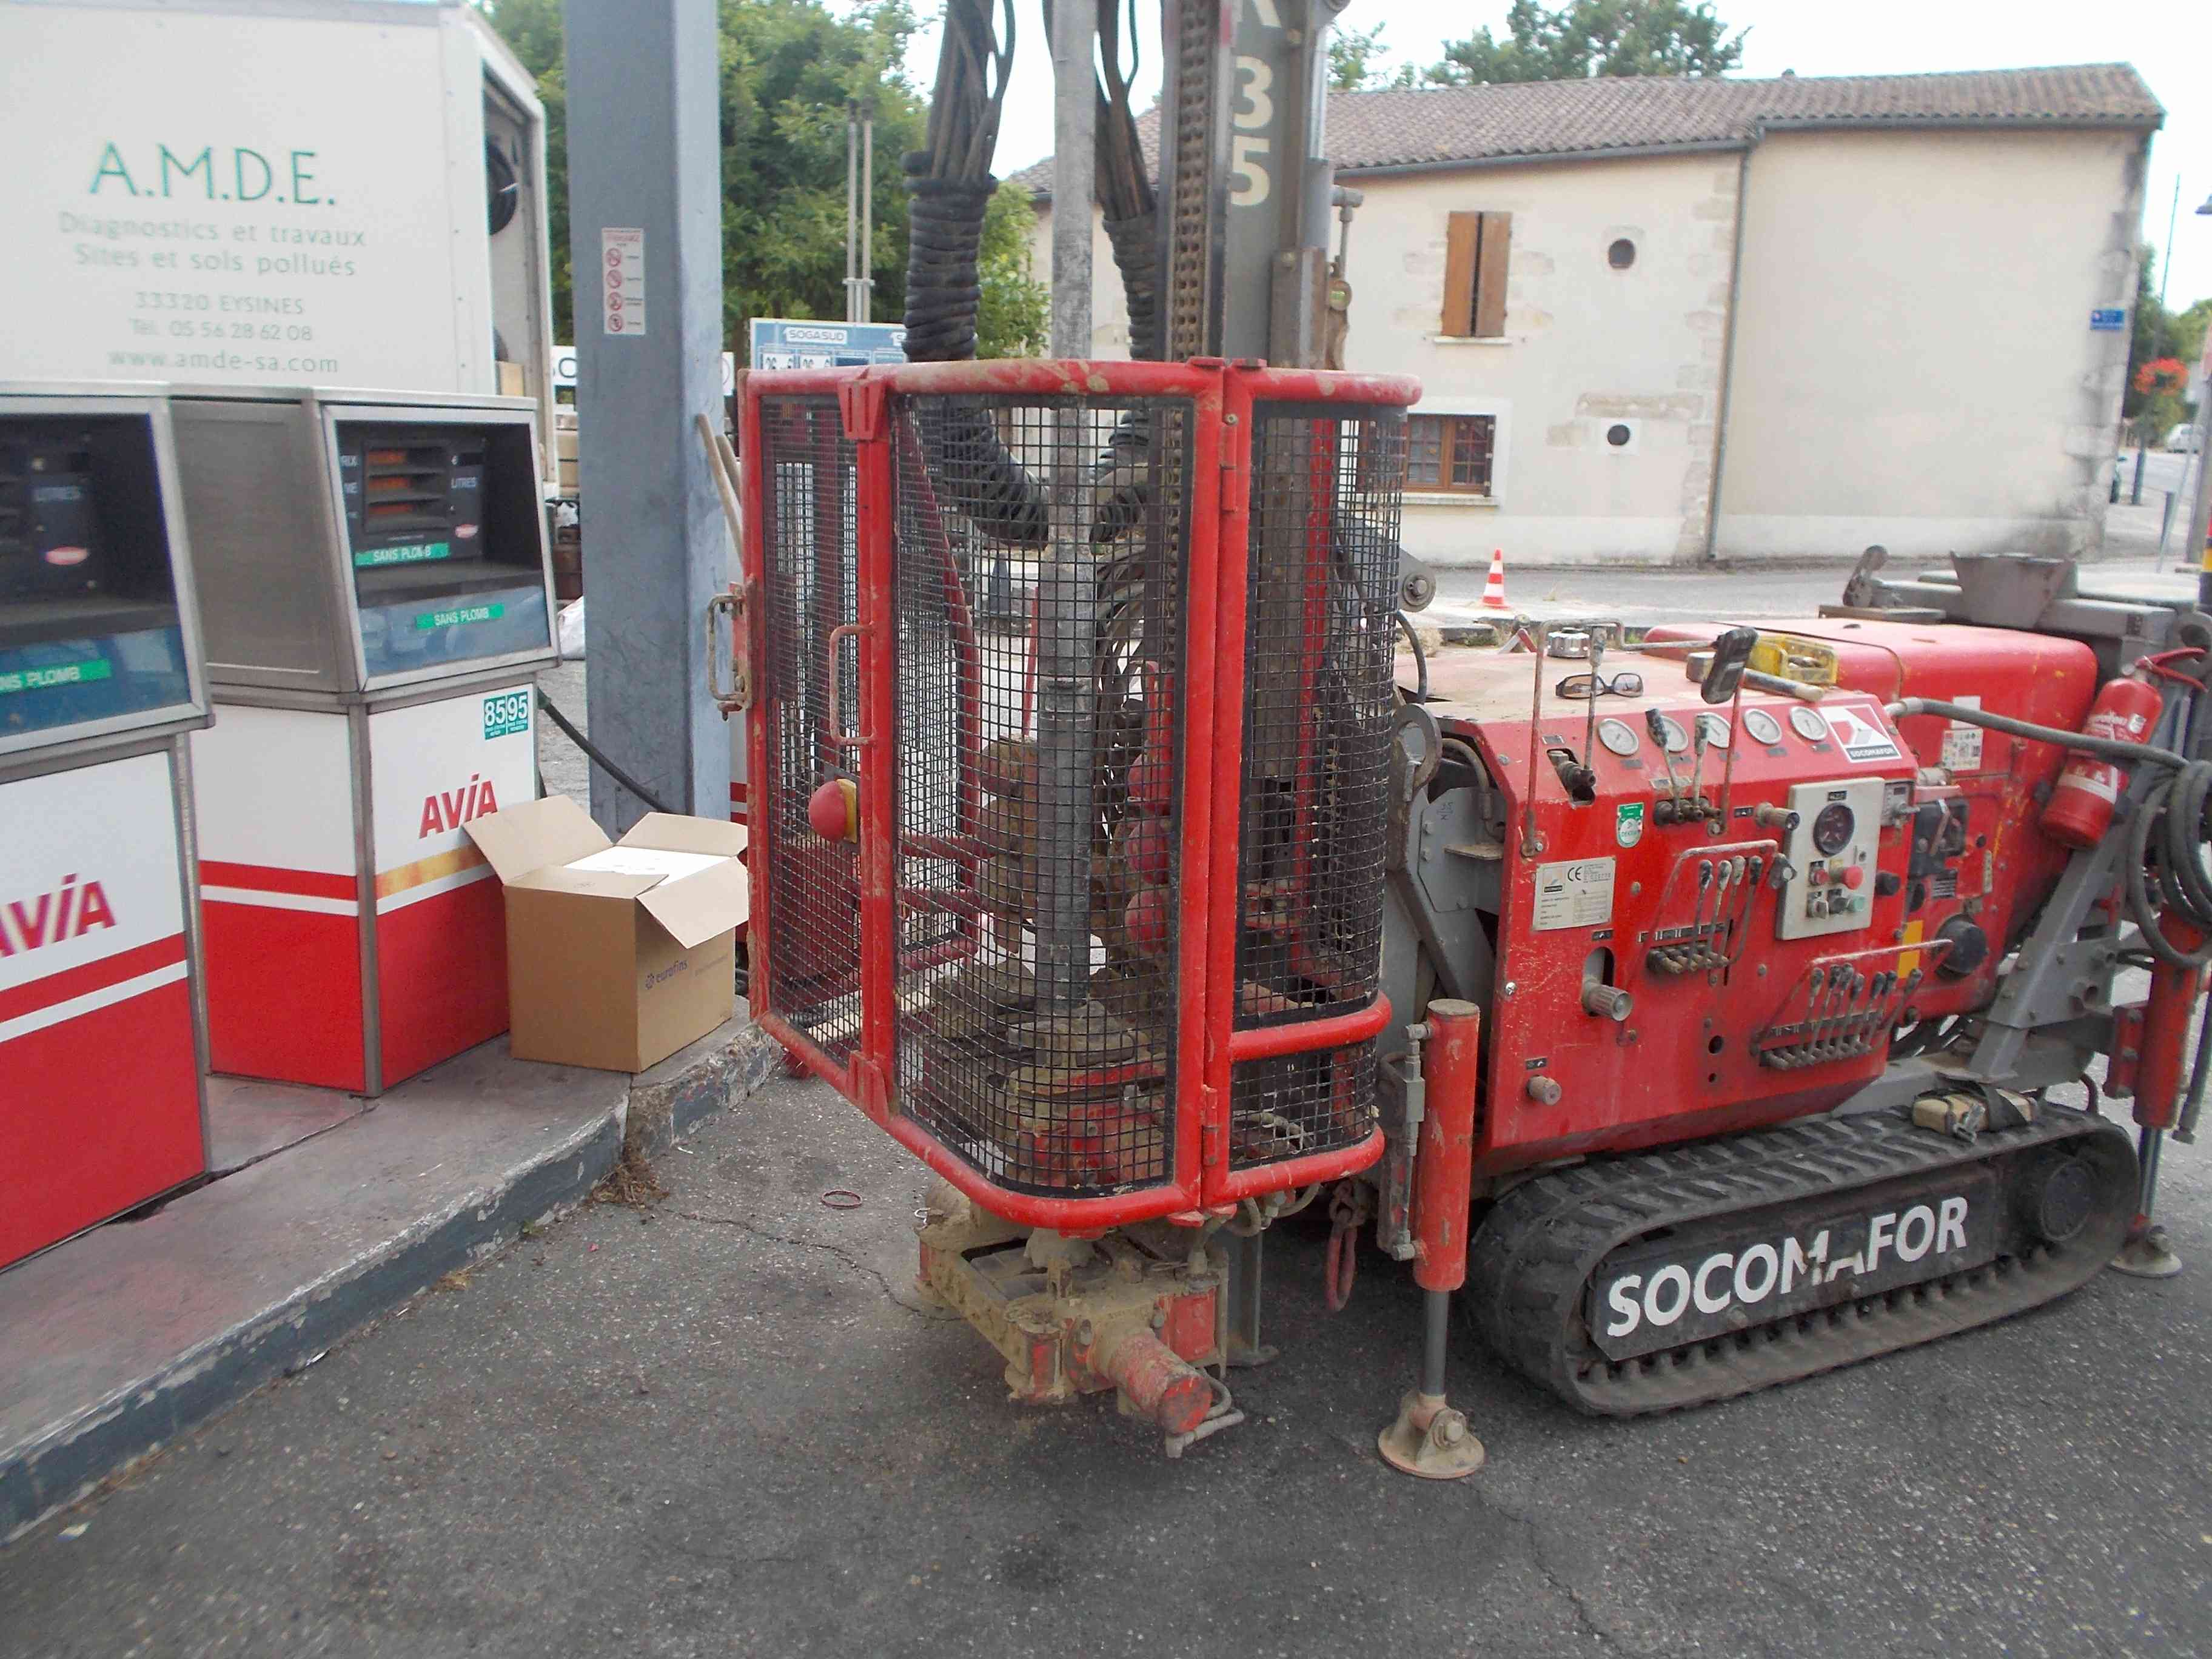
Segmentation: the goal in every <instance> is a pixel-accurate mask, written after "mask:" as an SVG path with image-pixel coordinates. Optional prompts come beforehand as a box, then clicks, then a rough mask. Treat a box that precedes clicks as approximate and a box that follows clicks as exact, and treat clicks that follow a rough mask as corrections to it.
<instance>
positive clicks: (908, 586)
mask: <svg viewBox="0 0 2212 1659" xmlns="http://www.w3.org/2000/svg"><path fill="white" fill-rule="evenodd" d="M1125 417H1127V418H1125ZM1191 419H1192V414H1191V410H1190V408H1189V406H1188V404H1186V403H1183V402H1182V401H1178V400H1165V399H1154V400H1132V399H1109V398H1099V399H1091V400H1086V401H1084V402H1082V403H1076V402H1073V401H1072V400H1056V399H1020V398H999V397H985V396H980V395H976V396H960V397H927V398H894V399H893V400H892V401H891V404H890V435H891V444H892V452H891V465H892V477H893V485H892V489H893V502H894V513H893V521H894V533H895V538H896V541H895V574H894V582H895V586H896V593H895V596H894V600H893V610H894V612H895V614H896V617H897V619H898V634H897V641H896V673H897V688H896V705H897V748H896V763H897V769H898V799H897V808H896V816H897V821H898V838H899V839H898V847H897V849H896V872H897V873H896V880H897V885H898V932H899V941H898V960H897V963H896V971H895V980H896V1000H897V1005H898V1006H897V1017H896V1018H897V1030H898V1087H899V1100H900V1107H901V1109H902V1111H904V1112H905V1113H906V1114H907V1115H909V1116H910V1117H911V1118H912V1119H913V1120H914V1121H915V1122H917V1123H919V1124H920V1125H921V1126H922V1127H926V1128H927V1130H928V1131H929V1132H930V1133H932V1134H933V1135H934V1136H935V1137H936V1138H937V1139H939V1141H940V1142H942V1143H943V1144H944V1145H945V1146H947V1147H948V1148H950V1149H951V1150H952V1151H953V1152H957V1154H958V1155H959V1156H961V1157H962V1158H965V1159H966V1160H968V1162H969V1163H970V1164H973V1165H975V1167H976V1168H977V1169H978V1170H981V1171H982V1172H983V1173H984V1174H986V1175H987V1176H990V1177H991V1179H992V1180H994V1181H995V1182H998V1183H999V1184H1000V1185H1001V1186H1004V1187H1006V1188H1012V1189H1014V1190H1018V1191H1024V1192H1031V1193H1039V1194H1053V1195H1056V1196H1086V1195H1095V1194H1103V1193H1109V1192H1113V1191H1117V1190H1121V1189H1126V1188H1132V1187H1139V1186H1145V1185H1152V1184H1158V1183H1159V1182H1164V1181H1166V1180H1167V1179H1169V1178H1170V1175H1171V1173H1172V1162H1173V1146H1174V1125H1175V1117H1174V1093H1175V1072H1176V1067H1175V1060H1176V1056H1175V1052H1174V1039H1175V1010H1176V967H1175V949H1176V905H1175V904H1174V903H1173V902H1172V901H1171V899H1170V894H1171V893H1172V891H1173V890H1174V887H1175V884H1176V878H1177V874H1178V872H1177V870H1176V845H1177V842H1178V841H1179V840H1180V828H1179V826H1180V824H1181V823H1182V808H1181V800H1180V797H1179V793H1178V791H1177V787H1176V781H1177V778H1178V776H1179V775H1180V770H1181V744H1182V697H1181V690H1182V677H1183V672H1184V668H1183V643H1184V642H1183V637H1182V595H1183V593H1184V591H1185V587H1186V577H1185V562H1186V556H1187V542H1188V528H1187V526H1188V503H1187V488H1188V478H1187V477H1186V476H1185V475H1186V471H1187V467H1186V465H1185V457H1186V452H1187V447H1188V441H1189V435H1190V422H1191ZM986 438H987V439H988V440H989V441H991V442H992V443H993V444H994V445H996V446H997V447H999V453H1000V454H1001V455H1003V456H1004V457H1005V458H1006V461H1007V462H1009V463H1011V465H1012V468H1013V469H1014V471H1012V472H1009V471H1007V469H1006V467H1005V466H1002V465H996V464H993V465H991V466H990V467H989V468H988V469H987V468H986V467H985V465H983V463H982V461H981V459H979V453H977V452H980V450H981V447H983V442H984V440H985V439H986ZM986 475H987V476H988V477H989V480H990V488H989V489H988V490H987V491H980V490H978V489H977V488H976V481H977V480H978V479H981V478H982V477H985V476H986ZM1017 475H1018V476H1017ZM1016 496H1021V497H1024V501H1022V502H1015V501H1014V498H1015V497H1016ZM1010 503H1012V505H1010ZM1041 504H1048V505H1049V508H1050V510H1049V513H1048V514H1047V513H1042V512H1040V511H1036V510H1033V509H1035V508H1036V507H1038V506H1040V505H1041ZM1040 532H1042V533H1040ZM1009 545H1012V546H1014V547H1017V548H1020V549H1024V550H1033V556H1032V557H1031V558H1030V562H1028V563H1026V564H1025V565H1024V566H1019V567H1018V569H1021V570H1024V571H1025V572H1026V574H1028V577H1029V585H1030V587H1031V588H1032V590H1033V591H1032V593H1031V595H1030V599H1029V601H1028V603H1026V604H1025V605H1022V606H1020V607H1019V616H1018V620H1017V621H1016V622H1014V623H1012V624H1010V625H1008V626H1006V627H1005V628H1003V629H993V628H992V627H991V626H990V624H988V623H987V621H986V620H985V619H984V618H983V617H981V605H979V604H978V602H977V601H978V592H979V590H978V581H979V579H981V578H984V577H985V576H986V575H987V573H988V571H989V570H990V568H991V566H992V563H993V562H994V559H995V558H996V557H998V556H1000V554H1001V552H1002V551H1003V550H1005V549H1006V547H1008V546H1009Z"/></svg>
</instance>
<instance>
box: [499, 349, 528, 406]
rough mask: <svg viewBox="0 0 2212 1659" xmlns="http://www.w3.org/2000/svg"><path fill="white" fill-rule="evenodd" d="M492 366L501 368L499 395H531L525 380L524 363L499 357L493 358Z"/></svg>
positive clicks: (516, 396) (524, 396)
mask: <svg viewBox="0 0 2212 1659" xmlns="http://www.w3.org/2000/svg"><path fill="white" fill-rule="evenodd" d="M492 366H493V367H494V368H496V369H498V370H499V395H500V396H501V397H502V398H526V397H528V396H529V395H530V393H529V392H528V390H527V387H526V382H525V381H524V380H523V376H522V365H521V364H520V363H510V362H504V361H502V360H501V359H499V358H494V359H493V360H492Z"/></svg>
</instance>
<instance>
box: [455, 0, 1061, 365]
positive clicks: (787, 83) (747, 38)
mask: <svg viewBox="0 0 2212 1659" xmlns="http://www.w3.org/2000/svg"><path fill="white" fill-rule="evenodd" d="M477 4H479V5H480V6H481V7H482V9H483V11H484V12H485V14H486V15H488V16H489V18H490V20H491V22H492V25H493V27H495V28H496V29H497V30H498V31H499V33H500V34H501V37H502V38H503V39H505V40H506V41H507V44H508V46H510V47H512V48H513V52H514V53H515V55H516V56H517V57H518V58H520V59H521V60H522V63H523V64H524V66H525V67H526V69H527V70H529V71H530V73H531V74H532V75H533V76H536V77H537V81H538V96H539V98H540V99H542V100H544V104H545V108H546V187H547V191H548V194H549V195H550V197H551V201H550V204H549V220H550V231H551V235H552V241H553V294H554V315H555V318H556V327H558V328H560V329H562V330H563V331H566V330H567V329H568V326H569V318H570V315H571V312H572V310H573V306H574V300H573V294H572V289H571V284H570V276H569V268H568V120H567V115H568V88H567V82H566V80H565V77H564V74H563V69H562V29H561V0H477ZM914 29H915V19H914V14H913V12H912V10H911V9H909V8H908V6H907V5H906V4H905V3H903V0H879V3H877V4H873V5H867V6H862V7H859V8H856V9H854V10H853V11H851V12H849V13H848V14H846V15H842V16H841V15H837V14H836V13H834V12H832V11H831V10H829V8H828V7H827V6H826V5H823V4H822V3H820V0H721V5H720V14H719V31H720V66H719V79H720V103H721V132H722V198H723V199H722V244H723V262H722V293H723V311H724V317H725V332H726V337H728V338H729V339H730V340H731V341H732V342H733V343H734V349H737V350H738V352H739V354H740V355H741V356H742V354H743V352H744V334H745V324H746V322H747V321H748V320H750V319H751V318H754V317H825V318H828V317H842V316H843V315H844V314H845V286H844V279H845V107H846V102H847V100H848V99H859V100H861V102H862V103H863V104H864V105H865V106H868V107H870V108H872V111H873V112H874V116H875V123H876V134H875V152H876V178H875V190H874V193H873V197H872V202H873V206H874V210H875V233H874V238H873V246H872V248H871V250H870V252H871V255H872V258H871V262H870V263H871V266H872V270H873V271H874V274H875V278H876V290H875V314H876V315H877V316H878V318H883V319H896V318H897V317H899V316H900V315H901V314H902V313H903V312H904V309H905V305H906V246H907V216H906V188H905V181H904V179H903V178H902V175H901V173H900V171H899V158H900V156H901V155H903V154H904V153H905V152H906V151H908V150H910V149H919V148H920V147H921V142H922V131H923V125H924V116H925V105H924V102H923V100H922V98H921V95H920V94H918V93H917V92H916V90H915V88H914V87H913V86H912V84H911V83H909V82H908V80H907V79H906V77H905V76H904V74H903V72H902V70H901V68H900V65H901V63H902V60H903V58H904V56H905V52H906V45H907V41H908V37H909V36H910V35H911V34H912V33H913V32H914ZM1029 212H1030V208H1029V207H1028V205H1027V204H1026V203H1025V202H1023V201H1021V200H1019V199H1018V192H1017V193H1015V196H1014V197H1008V198H1007V199H1006V200H1004V201H1001V200H999V199H994V201H993V203H992V204H991V217H990V218H989V219H987V221H986V222H985V228H984V236H983V248H982V257H981V267H982V268H981V271H980V272H979V277H980V286H981V289H982V290H983V295H982V300H981V306H980V307H979V316H978V319H977V328H978V331H979V335H980V338H981V348H982V349H983V350H984V351H985V352H986V353H987V354H1002V353H1003V354H1014V353H1019V352H1024V351H1029V352H1034V351H1036V350H1037V349H1041V347H1042V343H1043V337H1044V324H1043V316H1044V300H1043V294H1044V289H1043V288H1042V285H1040V284H1038V283H1035V282H1034V281H1033V280H1031V277H1030V270H1029V228H1028V223H1027V222H1026V220H1025V219H1024V216H1025V215H1027V214H1028V213H1029ZM564 337H569V338H573V337H574V336H573V335H572V334H568V335H564Z"/></svg>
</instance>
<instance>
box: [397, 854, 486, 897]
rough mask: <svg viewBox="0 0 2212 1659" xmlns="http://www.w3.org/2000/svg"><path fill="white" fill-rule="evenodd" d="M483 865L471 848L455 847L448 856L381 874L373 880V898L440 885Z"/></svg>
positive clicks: (403, 866) (426, 860)
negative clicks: (374, 895) (429, 884)
mask: <svg viewBox="0 0 2212 1659" xmlns="http://www.w3.org/2000/svg"><path fill="white" fill-rule="evenodd" d="M483 861H484V858H483V854H482V853H479V852H477V849H476V848H473V847H456V848H453V851H452V852H450V853H440V854H437V855H436V856H435V858H427V859H417V860H415V862H414V863H412V864H403V865H401V866H399V867H398V869H396V870H380V871H379V872H377V876H376V896H377V897H379V898H380V899H381V898H390V897H391V896H392V895H393V894H394V893H404V892H405V891H407V890H408V889H410V887H420V886H422V885H423V884H425V883H426V882H433V881H442V880H443V879H445V878H446V877H447V876H458V875H459V874H460V872H462V871H464V870H473V869H475V868H476V867H477V866H478V865H479V864H482V863H483Z"/></svg>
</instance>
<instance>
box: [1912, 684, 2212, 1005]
mask: <svg viewBox="0 0 2212 1659" xmlns="http://www.w3.org/2000/svg"><path fill="white" fill-rule="evenodd" d="M1888 713H1889V716H1890V718H1891V719H1892V720H1899V719H1903V718H1905V717H1906V716H1909V715H1913V714H1936V715H1939V716H1941V717H1942V718H1944V719H1947V720H1957V721H1960V722H1963V723H1964V724H1966V725H1968V726H1984V727H1986V728H1988V729H1989V730H1990V731H1992V732H2006V733H2008V734H2009V735H2011V736H2013V737H2016V738H2028V739H2029V740H2030V741H2032V742H2036V743H2049V744H2057V746H2058V747H2060V748H2062V749H2072V750H2080V751H2081V752H2082V753H2084V754H2090V755H2097V756H2100V757H2103V758H2105V759H2106V760H2112V761H2118V762H2119V763H2121V764H2122V765H2124V766H2140V765H2142V764H2143V763H2150V764H2152V765H2154V766H2163V767H2166V769H2169V770H2170V771H2171V772H2172V776H2171V777H2165V778H2160V780H2159V781H2157V782H2156V783H2154V784H2153V785H2152V786H2151V788H2150V790H2149V793H2147V794H2145V795H2144V796H2143V797H2142V799H2140V800H2138V801H2137V802H2136V804H2135V808H2134V811H2133V812H2132V814H2131V815H2130V817H2129V819H2128V822H2127V827H2126V829H2125V831H2124V833H2125V834H2126V836H2127V837H2128V842H2127V854H2126V856H2125V857H2124V859H2123V860H2121V879H2122V882H2123V883H2124V885H2125V887H2126V890H2127V897H2128V915H2129V919H2130V921H2133V922H2134V923H2135V924H2136V927H2138V928H2140V929H2141V930H2142V937H2143V943H2144V944H2146V945H2148V946H2150V949H2151V953H2152V954H2153V955H2154V956H2155V957H2158V958H2159V959H2160V961H2161V962H2165V963H2169V964H2171V965H2172V966H2173V967H2176V968H2179V969H2185V970H2193V969H2199V968H2203V967H2206V966H2208V965H2212V865H2208V864H2207V862H2206V853H2207V837H2206V835H2205V825H2204V809H2205V806H2206V805H2207V803H2208V801H2212V761H2192V760H2186V759H2185V758H2183V757H2181V756H2179V755H2178V754H2176V753H2175V752H2174V751H2173V750H2171V749H2160V748H2159V747H2158V746H2156V745H2155V744H2148V743H2129V742H2127V741H2125V740H2124V739H2123V738H2104V737H2097V736H2093V735H2092V734H2091V733H2088V732H2066V731H2062V730H2060V729H2059V728H2058V727H2057V726H2037V725H2034V724H2033V723H2032V722H2030V721H2027V720H2014V719H2012V718H2011V717H2010V716H2009V715H2006V714H1990V713H1989V712H1987V711H1986V710H1984V709H1980V708H1967V707H1966V706H1965V705H1964V704H1962V703H1955V702H1936V701H1935V700H1933V699H1930V698H1926V697H1907V698H1905V700H1904V701H1903V702H1893V703H1891V704H1890V705H1889V706H1888ZM2167 914H2171V915H2173V916H2175V917H2178V918H2179V920H2181V921H2185V922H2187V923H2188V924H2189V925H2190V926H2191V927H2193V928H2195V929H2196V930H2197V933H2200V934H2202V935H2203V937H2204V943H2203V945H2199V946H2198V947H2197V949H2196V950H2194V951H2185V950H2183V949H2182V948H2181V947H2180V946H2179V945H2176V944H2174V942H2173V941H2172V939H2171V938H2169V937H2168V936H2167V934H2166V930H2165V928H2164V927H2163V926H2162V925H2161V923H2160V918H2161V916H2163V915H2167Z"/></svg>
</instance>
